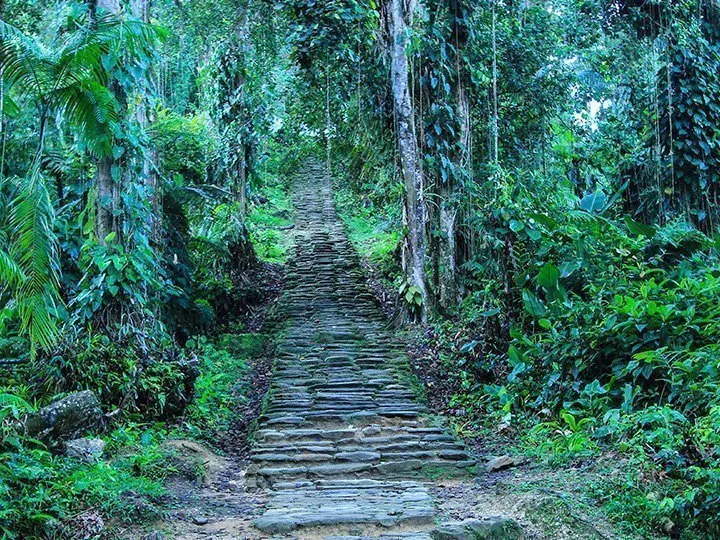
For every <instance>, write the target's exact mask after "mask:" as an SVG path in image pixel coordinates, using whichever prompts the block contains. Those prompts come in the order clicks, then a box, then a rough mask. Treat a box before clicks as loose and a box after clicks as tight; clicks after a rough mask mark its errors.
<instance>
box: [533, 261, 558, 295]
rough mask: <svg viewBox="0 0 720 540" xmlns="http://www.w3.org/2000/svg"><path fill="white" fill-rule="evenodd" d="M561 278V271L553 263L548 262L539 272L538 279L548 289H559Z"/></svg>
mask: <svg viewBox="0 0 720 540" xmlns="http://www.w3.org/2000/svg"><path fill="white" fill-rule="evenodd" d="M559 280H560V271H559V270H558V269H557V268H556V267H555V265H553V264H552V263H546V264H545V265H544V266H543V267H542V268H541V269H540V272H539V273H538V277H537V281H538V284H539V285H540V286H541V287H545V288H546V289H548V290H550V289H557V286H558V282H559Z"/></svg>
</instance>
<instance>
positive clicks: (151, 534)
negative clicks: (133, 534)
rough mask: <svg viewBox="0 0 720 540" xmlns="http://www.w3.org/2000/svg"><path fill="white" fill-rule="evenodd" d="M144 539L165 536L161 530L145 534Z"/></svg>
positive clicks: (157, 539)
mask: <svg viewBox="0 0 720 540" xmlns="http://www.w3.org/2000/svg"><path fill="white" fill-rule="evenodd" d="M142 540H165V536H163V533H161V532H160V531H152V532H151V533H150V534H146V535H145V536H143V538H142Z"/></svg>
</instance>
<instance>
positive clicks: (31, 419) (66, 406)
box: [25, 390, 105, 442]
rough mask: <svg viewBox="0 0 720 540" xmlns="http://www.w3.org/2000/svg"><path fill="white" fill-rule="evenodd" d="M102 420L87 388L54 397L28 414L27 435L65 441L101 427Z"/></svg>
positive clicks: (102, 417) (95, 397)
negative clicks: (61, 396)
mask: <svg viewBox="0 0 720 540" xmlns="http://www.w3.org/2000/svg"><path fill="white" fill-rule="evenodd" d="M104 424H105V422H104V416H103V412H102V409H101V408H100V402H99V401H98V398H97V396H95V394H94V393H92V392H91V391H89V390H86V391H84V392H76V393H74V394H70V395H69V396H66V397H64V398H62V399H59V400H57V401H54V402H52V403H51V404H50V405H48V406H47V407H43V408H42V409H40V410H39V411H37V412H36V413H33V414H31V415H29V416H28V417H27V419H26V420H25V429H26V431H27V433H28V435H30V436H31V437H35V438H37V439H40V440H42V441H46V442H47V441H67V440H70V439H74V438H77V437H79V436H80V435H83V434H84V433H86V432H88V431H92V432H97V431H101V430H102V429H103V428H104Z"/></svg>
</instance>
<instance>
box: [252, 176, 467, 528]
mask: <svg viewBox="0 0 720 540" xmlns="http://www.w3.org/2000/svg"><path fill="white" fill-rule="evenodd" d="M295 207H296V232H295V234H296V238H295V254H294V257H293V259H292V262H291V263H290V266H289V272H288V280H287V291H286V293H285V296H284V297H283V299H281V304H280V306H279V313H278V316H279V317H281V318H282V319H283V320H284V321H286V324H287V326H286V330H285V334H284V337H283V339H282V341H281V342H280V344H279V346H278V349H277V356H276V360H275V365H274V371H273V378H272V382H271V387H270V392H269V395H268V398H267V399H268V401H267V406H266V408H265V412H264V414H263V415H262V416H261V417H260V419H259V425H258V430H257V432H256V435H255V439H254V442H253V446H252V449H251V461H252V465H251V466H250V468H249V469H248V471H247V475H246V481H247V484H248V487H250V488H259V489H261V490H265V492H266V494H267V495H268V504H267V507H266V508H265V510H264V513H263V514H262V516H261V517H259V518H258V519H256V520H255V522H254V525H255V527H257V529H259V530H260V531H262V533H263V534H265V535H268V536H270V535H283V534H291V535H293V536H298V537H301V538H388V539H389V538H418V539H419V538H430V535H429V533H430V531H431V530H433V529H434V527H435V525H434V519H435V516H436V501H434V499H433V497H432V496H431V490H429V484H430V483H431V478H435V477H438V476H463V475H467V474H469V470H470V469H471V467H472V466H473V465H474V462H473V461H472V460H471V459H470V458H469V457H468V455H467V453H466V451H465V449H464V447H463V445H462V444H461V443H460V442H459V441H458V440H457V439H456V438H455V437H454V436H453V435H452V434H450V433H449V432H448V430H447V429H446V428H445V427H443V426H442V425H439V423H438V420H437V419H433V418H431V417H430V416H429V414H428V413H429V411H428V410H427V409H426V407H425V406H424V405H423V404H422V403H421V402H420V401H419V400H418V399H417V397H416V393H415V391H414V389H413V385H412V382H411V381H412V378H411V375H410V371H409V367H408V365H407V357H406V355H405V352H404V348H403V346H402V345H401V344H400V343H397V342H396V341H395V340H394V339H393V336H392V334H391V332H390V331H388V330H386V324H387V321H386V319H385V317H384V316H383V314H382V313H381V311H380V309H379V308H378V307H377V306H376V304H375V302H374V299H373V297H372V295H371V294H370V293H369V291H368V290H367V287H366V285H365V281H364V278H363V274H362V272H361V270H360V265H359V261H358V259H357V255H356V254H355V252H354V250H353V248H352V246H351V245H350V243H349V242H348V240H347V238H346V236H345V232H344V228H343V225H342V222H341V220H340V219H339V217H338V216H337V214H336V212H335V209H334V205H333V198H332V192H331V182H330V179H329V178H328V176H327V175H326V174H325V172H324V168H323V167H322V166H321V165H320V164H315V163H311V164H309V165H308V166H307V167H306V169H305V170H304V171H303V172H302V174H300V175H299V177H298V180H297V181H296V183H295Z"/></svg>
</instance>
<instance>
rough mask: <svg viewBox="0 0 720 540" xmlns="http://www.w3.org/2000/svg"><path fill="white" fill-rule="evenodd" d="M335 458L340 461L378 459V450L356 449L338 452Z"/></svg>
mask: <svg viewBox="0 0 720 540" xmlns="http://www.w3.org/2000/svg"><path fill="white" fill-rule="evenodd" d="M335 459H338V460H340V461H379V460H380V453H379V452H369V451H362V450H358V451H356V452H338V453H337V454H335Z"/></svg>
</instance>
